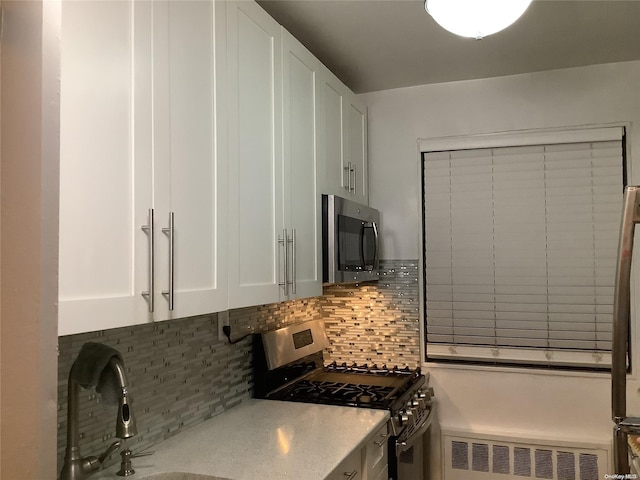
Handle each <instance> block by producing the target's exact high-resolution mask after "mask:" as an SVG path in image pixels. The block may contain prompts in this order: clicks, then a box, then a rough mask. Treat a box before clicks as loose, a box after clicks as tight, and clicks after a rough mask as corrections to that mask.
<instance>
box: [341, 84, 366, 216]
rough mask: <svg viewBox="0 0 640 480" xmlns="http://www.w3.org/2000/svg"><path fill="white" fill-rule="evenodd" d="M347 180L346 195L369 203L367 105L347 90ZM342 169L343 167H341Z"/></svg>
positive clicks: (360, 201)
mask: <svg viewBox="0 0 640 480" xmlns="http://www.w3.org/2000/svg"><path fill="white" fill-rule="evenodd" d="M345 123H346V127H347V128H346V132H347V134H346V138H347V155H346V160H347V165H346V166H347V167H348V168H347V170H348V172H347V173H348V175H347V181H346V187H347V191H348V197H349V198H351V199H352V200H355V201H356V202H359V203H362V204H364V205H368V204H369V168H368V167H369V162H368V156H367V107H366V105H364V103H362V102H361V101H360V100H359V99H358V98H357V97H356V96H355V95H354V94H353V92H351V91H350V90H349V91H347V117H346V122H345ZM343 171H344V168H343Z"/></svg>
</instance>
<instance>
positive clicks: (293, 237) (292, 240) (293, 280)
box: [289, 228, 297, 295]
mask: <svg viewBox="0 0 640 480" xmlns="http://www.w3.org/2000/svg"><path fill="white" fill-rule="evenodd" d="M289 242H290V243H291V282H290V284H291V293H292V294H293V295H295V294H296V282H297V279H296V229H295V228H292V229H291V238H290V239H289Z"/></svg>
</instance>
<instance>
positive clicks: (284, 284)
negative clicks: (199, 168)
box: [278, 228, 289, 297]
mask: <svg viewBox="0 0 640 480" xmlns="http://www.w3.org/2000/svg"><path fill="white" fill-rule="evenodd" d="M278 245H282V246H283V247H284V282H279V283H278V285H279V286H281V287H284V295H285V297H286V296H288V295H289V246H288V245H289V238H288V235H287V229H286V228H284V229H283V230H282V237H279V238H278Z"/></svg>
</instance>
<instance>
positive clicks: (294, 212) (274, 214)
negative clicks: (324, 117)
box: [227, 2, 322, 308]
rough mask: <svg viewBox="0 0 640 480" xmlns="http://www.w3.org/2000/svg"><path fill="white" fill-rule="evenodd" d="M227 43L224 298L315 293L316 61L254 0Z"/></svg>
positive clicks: (230, 7)
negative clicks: (226, 284) (226, 274)
mask: <svg viewBox="0 0 640 480" xmlns="http://www.w3.org/2000/svg"><path fill="white" fill-rule="evenodd" d="M227 49H228V55H227V62H228V64H227V67H228V86H229V87H228V88H229V96H228V98H229V110H228V119H229V123H228V128H229V228H230V230H229V232H230V233H229V307H230V308H238V307H244V306H249V305H260V304H266V303H272V302H277V301H283V300H289V299H293V298H303V297H310V296H318V295H321V294H322V263H321V254H322V250H321V249H322V243H321V220H320V214H321V202H320V200H321V198H320V193H319V191H318V187H317V185H318V152H317V147H318V142H317V139H316V133H317V129H318V123H319V105H318V94H319V79H318V74H319V68H320V63H319V62H318V60H317V59H316V58H315V57H314V56H313V55H311V54H310V53H309V52H308V51H307V50H306V49H305V48H304V47H303V46H302V44H300V43H299V42H298V41H297V40H295V39H294V38H293V37H292V36H291V35H290V34H289V33H288V32H287V31H286V30H284V29H281V27H280V26H279V25H278V24H277V23H276V22H275V20H273V19H272V18H271V17H270V16H269V15H268V14H267V13H266V12H264V10H262V8H260V7H259V6H258V5H257V4H256V3H253V2H229V3H228V4H227Z"/></svg>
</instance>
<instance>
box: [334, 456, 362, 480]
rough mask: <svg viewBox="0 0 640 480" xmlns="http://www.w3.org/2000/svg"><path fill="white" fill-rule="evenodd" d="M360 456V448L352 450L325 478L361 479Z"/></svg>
mask: <svg viewBox="0 0 640 480" xmlns="http://www.w3.org/2000/svg"><path fill="white" fill-rule="evenodd" d="M361 457H362V452H361V450H360V449H357V450H356V451H354V452H352V453H351V454H350V455H349V456H348V457H347V458H345V459H344V461H343V462H342V463H341V464H340V465H338V467H337V468H336V469H335V470H334V471H333V472H332V473H331V474H330V475H329V476H328V477H327V478H326V480H347V479H349V480H363V476H362V467H361V461H362V458H361Z"/></svg>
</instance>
